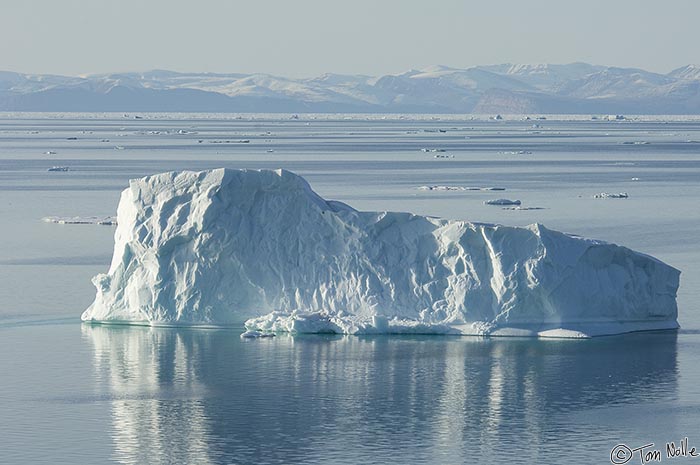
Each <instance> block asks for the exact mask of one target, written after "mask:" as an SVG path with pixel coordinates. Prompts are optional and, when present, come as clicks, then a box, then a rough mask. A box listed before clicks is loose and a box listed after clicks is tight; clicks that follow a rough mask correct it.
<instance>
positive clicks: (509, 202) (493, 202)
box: [484, 199, 522, 205]
mask: <svg viewBox="0 0 700 465" xmlns="http://www.w3.org/2000/svg"><path fill="white" fill-rule="evenodd" d="M521 203H522V202H521V201H520V200H510V199H493V200H486V201H485V202H484V205H520V204H521Z"/></svg>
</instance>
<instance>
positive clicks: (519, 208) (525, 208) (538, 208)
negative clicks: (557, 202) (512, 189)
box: [503, 205, 545, 211]
mask: <svg viewBox="0 0 700 465" xmlns="http://www.w3.org/2000/svg"><path fill="white" fill-rule="evenodd" d="M503 210H516V211H525V210H545V207H523V206H520V205H518V206H517V207H503Z"/></svg>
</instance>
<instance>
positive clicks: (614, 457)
mask: <svg viewBox="0 0 700 465" xmlns="http://www.w3.org/2000/svg"><path fill="white" fill-rule="evenodd" d="M635 455H636V456H638V457H639V461H640V463H641V464H642V465H644V464H647V463H649V462H661V459H662V458H664V457H665V458H668V459H674V458H679V457H700V452H699V451H698V450H697V448H696V447H691V446H690V445H689V443H688V438H687V437H686V438H683V440H681V441H680V442H679V443H678V445H676V443H675V442H667V443H666V454H665V455H662V452H661V450H659V449H654V443H650V444H646V445H644V446H640V447H635V448H631V447H629V446H628V445H627V444H618V445H616V446H615V447H613V449H612V451H610V462H611V463H613V464H614V465H622V464H625V463H627V462H629V461H630V460H632V459H633V458H634V457H635Z"/></svg>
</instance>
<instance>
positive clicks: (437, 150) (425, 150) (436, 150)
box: [420, 149, 446, 153]
mask: <svg viewBox="0 0 700 465" xmlns="http://www.w3.org/2000/svg"><path fill="white" fill-rule="evenodd" d="M420 151H421V152H425V153H435V152H446V150H445V149H420Z"/></svg>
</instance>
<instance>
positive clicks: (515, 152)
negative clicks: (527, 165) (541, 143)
mask: <svg viewBox="0 0 700 465" xmlns="http://www.w3.org/2000/svg"><path fill="white" fill-rule="evenodd" d="M498 154H499V155H532V152H531V151H529V150H501V151H500V152H498Z"/></svg>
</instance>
